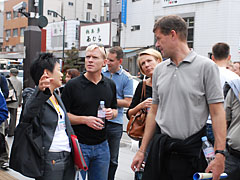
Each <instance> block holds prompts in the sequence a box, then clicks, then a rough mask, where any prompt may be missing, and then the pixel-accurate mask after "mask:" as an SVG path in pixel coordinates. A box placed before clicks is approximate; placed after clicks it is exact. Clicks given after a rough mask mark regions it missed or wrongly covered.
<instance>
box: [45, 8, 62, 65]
mask: <svg viewBox="0 0 240 180" xmlns="http://www.w3.org/2000/svg"><path fill="white" fill-rule="evenodd" d="M48 12H50V13H53V14H56V15H57V16H59V17H60V18H61V20H63V46H62V51H63V52H62V60H63V61H64V49H65V21H66V19H65V17H64V16H61V15H60V14H59V13H57V12H56V11H53V10H48Z"/></svg>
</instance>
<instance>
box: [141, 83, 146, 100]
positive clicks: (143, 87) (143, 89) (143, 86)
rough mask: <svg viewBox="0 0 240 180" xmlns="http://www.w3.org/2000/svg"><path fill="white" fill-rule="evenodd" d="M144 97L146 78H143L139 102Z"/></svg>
mask: <svg viewBox="0 0 240 180" xmlns="http://www.w3.org/2000/svg"><path fill="white" fill-rule="evenodd" d="M145 97H146V80H145V79H143V85H142V93H141V102H142V101H143V99H144V98H145Z"/></svg>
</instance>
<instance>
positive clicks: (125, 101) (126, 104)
mask: <svg viewBox="0 0 240 180" xmlns="http://www.w3.org/2000/svg"><path fill="white" fill-rule="evenodd" d="M131 102H132V98H124V99H117V105H118V107H125V108H128V107H129V106H130V104H131Z"/></svg>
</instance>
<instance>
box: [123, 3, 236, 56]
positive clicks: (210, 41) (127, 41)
mask: <svg viewBox="0 0 240 180" xmlns="http://www.w3.org/2000/svg"><path fill="white" fill-rule="evenodd" d="M239 8H240V1H239V0H151V1H149V0H131V1H128V2H127V23H126V25H123V29H122V32H121V37H122V38H121V46H122V47H123V48H130V47H139V48H142V47H146V46H151V45H154V41H155V40H154V34H153V32H152V29H153V26H154V22H155V20H156V19H158V18H159V17H162V16H165V15H172V14H175V15H179V16H182V17H183V18H184V19H185V20H186V21H187V22H188V25H189V37H188V43H189V46H190V47H192V48H193V49H194V50H195V51H196V52H197V53H199V54H201V55H203V56H209V55H210V53H211V49H212V46H213V45H214V44H215V43H217V42H226V43H228V44H229V45H230V48H231V55H232V61H240V21H239V17H240V11H239Z"/></svg>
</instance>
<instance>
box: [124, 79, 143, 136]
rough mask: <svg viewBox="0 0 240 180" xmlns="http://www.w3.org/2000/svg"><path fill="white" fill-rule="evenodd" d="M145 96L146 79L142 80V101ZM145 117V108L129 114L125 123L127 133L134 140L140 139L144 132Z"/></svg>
mask: <svg viewBox="0 0 240 180" xmlns="http://www.w3.org/2000/svg"><path fill="white" fill-rule="evenodd" d="M145 97H146V80H143V86H142V93H141V100H140V102H142V101H143V100H144V99H145ZM146 117H147V109H146V108H144V109H141V110H140V111H138V112H137V113H136V115H133V116H131V118H130V120H129V121H128V124H127V134H128V136H129V137H130V138H132V139H134V140H141V139H142V138H143V134H144V128H145V120H146Z"/></svg>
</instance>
